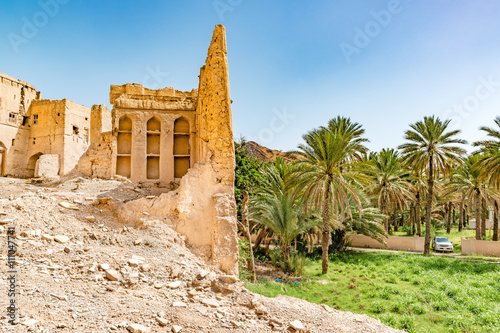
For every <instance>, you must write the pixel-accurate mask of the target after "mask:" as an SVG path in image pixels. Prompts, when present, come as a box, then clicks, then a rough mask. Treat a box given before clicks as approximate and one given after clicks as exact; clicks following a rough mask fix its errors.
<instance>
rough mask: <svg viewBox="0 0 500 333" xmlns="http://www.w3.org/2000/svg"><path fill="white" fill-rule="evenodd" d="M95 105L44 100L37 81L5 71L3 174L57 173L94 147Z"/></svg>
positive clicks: (0, 107)
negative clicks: (35, 84)
mask: <svg viewBox="0 0 500 333" xmlns="http://www.w3.org/2000/svg"><path fill="white" fill-rule="evenodd" d="M89 131H90V109H89V108H87V107H85V106H82V105H79V104H76V103H74V102H71V101H69V100H67V99H63V100H42V99H41V94H40V92H38V91H36V89H35V87H33V86H32V85H31V84H29V83H27V82H24V81H21V80H17V79H14V78H12V77H10V76H8V75H5V74H2V73H0V174H1V175H2V176H4V175H9V176H15V177H38V176H49V177H57V176H58V175H65V174H67V173H69V172H70V171H71V170H73V169H74V168H75V166H76V164H77V162H78V160H79V159H80V156H81V155H82V154H83V153H85V151H86V150H87V148H88V146H89Z"/></svg>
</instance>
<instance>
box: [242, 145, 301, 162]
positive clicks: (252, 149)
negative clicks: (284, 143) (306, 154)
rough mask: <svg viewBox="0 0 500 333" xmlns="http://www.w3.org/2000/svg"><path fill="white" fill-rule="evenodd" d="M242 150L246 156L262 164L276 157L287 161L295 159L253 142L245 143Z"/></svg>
mask: <svg viewBox="0 0 500 333" xmlns="http://www.w3.org/2000/svg"><path fill="white" fill-rule="evenodd" d="M243 149H245V150H246V151H247V152H248V155H250V156H252V157H255V158H256V159H258V160H259V161H262V162H269V161H273V160H274V159H275V158H276V157H281V158H284V159H285V160H288V161H292V160H295V159H296V158H295V157H292V156H290V155H288V154H287V153H284V152H282V151H280V150H274V149H270V148H267V147H264V146H261V145H259V144H258V143H257V142H254V141H248V142H247V143H245V145H244V146H243Z"/></svg>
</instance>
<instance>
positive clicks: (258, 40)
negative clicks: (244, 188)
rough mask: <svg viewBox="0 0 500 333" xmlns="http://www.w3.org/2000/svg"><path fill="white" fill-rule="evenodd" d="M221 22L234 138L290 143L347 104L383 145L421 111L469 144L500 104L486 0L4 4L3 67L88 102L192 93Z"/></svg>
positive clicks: (496, 28)
mask: <svg viewBox="0 0 500 333" xmlns="http://www.w3.org/2000/svg"><path fill="white" fill-rule="evenodd" d="M54 3H55V4H57V6H54ZM216 24H223V25H225V27H226V31H227V41H228V58H229V70H230V73H229V75H230V81H231V98H232V100H233V101H234V103H233V124H234V132H235V137H236V138H238V137H239V136H240V135H242V136H245V137H246V138H247V139H254V140H256V141H258V142H259V143H261V144H264V145H266V146H268V147H270V148H275V149H281V150H289V149H294V148H296V146H297V145H298V144H299V143H300V142H301V140H302V139H301V136H302V134H304V133H305V132H307V131H309V130H311V129H313V128H315V127H318V126H321V125H325V124H326V123H327V121H328V120H329V119H331V118H333V117H335V116H337V115H343V116H348V117H351V119H352V120H354V121H357V122H359V123H361V124H362V125H363V127H364V128H365V129H366V136H367V137H368V139H369V140H370V143H369V144H368V146H369V148H370V149H372V150H380V149H382V148H384V147H396V146H397V145H398V144H400V143H402V142H403V132H404V131H405V130H406V129H407V128H408V124H410V123H412V122H415V121H417V120H420V119H422V118H423V116H425V115H432V114H435V115H437V116H439V117H441V118H450V119H452V123H451V126H452V127H453V128H457V129H461V130H462V131H463V134H462V137H463V138H464V139H467V140H469V141H474V140H478V139H481V138H483V135H482V134H481V133H480V132H479V130H478V127H479V126H481V125H487V126H492V125H493V119H494V117H496V116H497V115H500V40H499V39H500V2H498V1H495V0H488V1H486V0H477V1H464V0H441V1H434V0H433V1H430V0H421V1H415V0H414V1H411V0H399V1H397V0H390V1H379V0H371V1H368V0H336V1H333V0H329V1H327V0H316V1H310V2H306V1H294V0H286V1H285V0H273V1H261V0H252V1H250V0H206V1H194V0H183V1H168V0H162V1H160V0H145V1H128V0H121V1H114V0H106V1H102V0H100V1H96V0H41V1H28V0H26V1H2V3H1V4H0V50H1V52H0V72H4V73H6V74H8V75H11V76H14V77H16V78H20V79H22V80H25V81H27V82H30V83H32V84H33V85H35V87H36V88H37V89H38V90H40V91H42V97H43V98H48V99H62V98H68V99H71V100H73V101H75V102H77V103H80V104H83V105H86V106H89V107H90V106H92V105H93V104H107V105H108V106H109V86H110V85H111V84H124V83H127V82H135V83H142V84H145V85H146V86H148V87H150V88H160V87H165V86H173V87H175V88H176V89H179V90H191V89H192V88H197V84H198V82H197V80H198V75H199V68H200V67H201V66H202V65H203V64H204V61H205V58H206V53H207V49H208V46H209V43H210V39H211V36H212V32H213V29H214V26H215V25H216ZM31 25H32V26H31ZM30 26H31V28H33V27H34V28H35V30H33V29H31V30H30V29H29V28H30ZM346 50H347V51H346ZM353 50H354V51H353Z"/></svg>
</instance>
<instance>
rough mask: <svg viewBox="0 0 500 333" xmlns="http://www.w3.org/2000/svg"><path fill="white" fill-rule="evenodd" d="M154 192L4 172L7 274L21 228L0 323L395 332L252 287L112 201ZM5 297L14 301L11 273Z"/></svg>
mask: <svg viewBox="0 0 500 333" xmlns="http://www.w3.org/2000/svg"><path fill="white" fill-rule="evenodd" d="M149 194H150V193H148V192H147V191H146V190H144V189H141V188H140V187H138V186H137V185H135V184H132V183H130V182H123V181H118V180H90V179H84V178H74V179H66V180H61V181H58V182H53V183H29V182H27V181H26V180H21V179H12V178H0V235H1V236H2V237H0V241H1V242H2V244H1V252H0V253H1V258H0V259H1V260H2V264H1V265H0V267H1V274H2V277H6V276H8V273H7V271H9V270H10V268H9V267H8V264H7V263H8V258H7V249H8V247H7V230H8V227H12V226H14V227H15V237H16V239H15V242H16V243H17V244H16V245H17V252H16V261H15V269H16V271H17V273H16V274H15V278H16V284H17V286H16V297H15V301H16V304H17V310H16V314H17V319H16V321H15V324H14V325H11V324H9V323H8V320H9V318H8V316H7V314H6V312H5V311H2V313H1V314H0V332H186V333H187V332H212V333H215V332H287V331H297V332H377V333H380V332H382V333H383V332H397V330H394V329H390V328H387V327H385V326H384V325H382V324H381V323H380V322H379V321H378V320H375V319H372V318H369V317H367V316H363V315H357V314H353V313H349V312H341V311H337V310H334V309H332V308H330V307H328V306H325V305H315V304H311V303H308V302H305V301H302V300H298V299H295V298H291V297H284V296H283V297H282V296H278V297H276V298H274V299H270V298H266V297H263V296H260V295H257V294H253V293H251V292H249V291H248V290H246V289H245V288H244V287H243V284H242V283H241V282H240V281H238V280H237V279H236V278H235V277H233V276H227V275H223V274H222V273H221V272H219V271H217V270H216V269H214V268H213V267H210V266H209V265H207V264H205V263H204V262H202V261H201V260H200V259H199V258H197V257H196V256H195V255H193V254H192V253H191V252H190V250H189V247H188V246H186V244H185V242H184V237H183V236H181V235H179V234H178V233H176V232H175V231H174V230H173V229H172V228H171V227H170V226H168V225H166V224H165V223H163V222H162V221H155V220H152V219H149V218H148V214H147V212H144V223H143V224H142V225H141V226H140V227H139V228H136V227H135V226H130V225H129V226H127V225H123V224H120V223H119V222H118V221H117V220H116V219H115V218H114V216H113V210H114V209H115V208H116V207H117V206H118V205H120V204H121V203H123V202H125V201H128V200H133V199H136V198H140V197H147V196H148V195H149ZM0 289H1V290H2V291H1V292H0V299H1V304H2V307H4V309H5V307H6V306H7V304H9V302H10V298H9V297H8V295H7V290H8V282H7V278H3V279H2V280H1V288H0Z"/></svg>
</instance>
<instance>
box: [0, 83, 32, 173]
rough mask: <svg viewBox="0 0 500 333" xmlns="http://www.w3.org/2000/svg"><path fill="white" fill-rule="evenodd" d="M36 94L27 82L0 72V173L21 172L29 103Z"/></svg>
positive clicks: (25, 149)
mask: <svg viewBox="0 0 500 333" xmlns="http://www.w3.org/2000/svg"><path fill="white" fill-rule="evenodd" d="M40 96H41V94H40V92H38V91H36V89H35V87H33V86H32V85H31V84H29V83H27V82H24V81H21V80H18V79H15V78H13V77H10V76H8V75H6V74H3V73H0V176H5V175H15V176H23V175H24V174H25V172H26V170H25V167H26V165H23V163H25V162H26V151H27V149H28V138H29V132H30V106H31V103H32V102H33V101H34V100H39V99H40Z"/></svg>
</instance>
